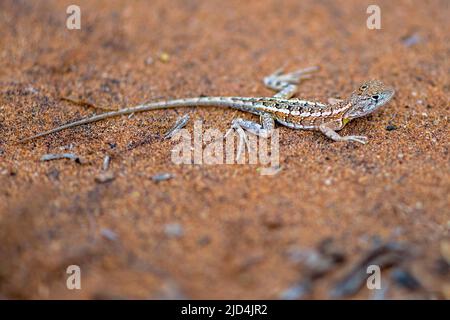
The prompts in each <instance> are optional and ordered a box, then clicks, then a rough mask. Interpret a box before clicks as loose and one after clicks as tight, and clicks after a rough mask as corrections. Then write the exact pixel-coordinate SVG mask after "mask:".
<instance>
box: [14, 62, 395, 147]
mask: <svg viewBox="0 0 450 320" xmlns="http://www.w3.org/2000/svg"><path fill="white" fill-rule="evenodd" d="M317 69H318V67H310V68H305V69H301V70H297V71H294V72H291V73H287V74H282V73H283V70H282V69H278V70H277V71H275V72H274V73H272V74H271V75H269V76H267V77H265V78H264V84H265V85H266V86H267V87H268V88H270V89H273V90H276V91H277V93H276V94H275V95H274V96H273V97H269V98H268V97H256V98H253V97H199V98H186V99H176V100H169V101H160V102H152V103H147V104H142V105H138V106H134V107H130V108H125V109H120V110H117V111H111V112H106V113H102V114H99V115H95V116H92V117H89V118H85V119H81V120H78V121H74V122H71V123H68V124H65V125H62V126H60V127H57V128H54V129H51V130H48V131H45V132H41V133H38V134H36V135H34V136H32V137H28V138H25V139H22V140H20V142H25V141H29V140H32V139H35V138H38V137H42V136H46V135H48V134H51V133H55V132H58V131H61V130H64V129H68V128H72V127H76V126H80V125H83V124H87V123H91V122H96V121H100V120H103V119H107V118H111V117H116V116H120V115H126V114H132V113H136V112H143V111H150V110H158V109H169V108H178V107H193V106H216V107H230V108H234V109H238V110H241V111H245V112H249V113H253V114H256V115H259V116H260V120H261V121H260V122H261V123H256V122H253V121H249V120H244V119H241V118H237V119H234V120H233V121H232V124H231V129H230V130H236V132H237V133H238V134H239V137H240V144H239V151H238V154H240V149H241V147H242V142H243V141H246V136H245V131H244V130H246V131H248V132H250V133H253V134H255V135H258V136H261V137H269V136H270V135H271V132H272V130H273V129H274V127H275V121H276V122H278V123H280V124H282V125H283V126H286V127H288V128H292V129H303V130H316V131H320V132H322V133H323V134H324V135H326V136H327V137H328V138H330V139H332V140H334V141H354V142H359V143H362V144H365V143H366V142H367V137H364V136H341V135H339V134H338V133H337V132H336V131H338V130H341V129H342V128H343V127H344V126H345V125H346V124H347V123H348V122H349V121H351V120H353V119H356V118H360V117H363V116H366V115H368V114H370V113H372V112H374V111H375V110H377V109H379V108H380V107H381V106H382V105H384V104H386V103H387V102H388V101H389V100H390V99H391V98H392V97H393V95H394V89H393V88H391V87H387V86H385V85H384V84H383V83H382V82H381V81H378V80H370V81H367V82H364V83H363V84H362V85H361V86H360V87H359V88H358V89H356V90H355V91H354V92H353V93H352V94H351V95H350V97H349V98H348V99H345V100H337V99H333V100H334V101H333V102H332V103H328V104H324V103H319V102H312V101H306V100H299V99H291V97H292V96H293V95H294V94H295V93H296V91H297V84H298V83H299V82H300V81H301V80H302V79H306V78H309V77H310V75H309V74H310V73H311V72H313V71H316V70H317ZM330 100H331V99H330ZM230 130H229V131H228V132H227V134H226V135H228V133H229V132H230Z"/></svg>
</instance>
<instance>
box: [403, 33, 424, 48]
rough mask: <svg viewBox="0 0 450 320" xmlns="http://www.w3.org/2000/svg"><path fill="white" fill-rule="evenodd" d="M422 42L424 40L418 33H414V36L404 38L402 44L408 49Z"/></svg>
mask: <svg viewBox="0 0 450 320" xmlns="http://www.w3.org/2000/svg"><path fill="white" fill-rule="evenodd" d="M421 41H422V38H421V36H420V35H419V34H417V33H414V34H412V35H409V36H406V37H404V38H402V43H403V45H404V46H406V47H411V46H413V45H415V44H418V43H419V42H421Z"/></svg>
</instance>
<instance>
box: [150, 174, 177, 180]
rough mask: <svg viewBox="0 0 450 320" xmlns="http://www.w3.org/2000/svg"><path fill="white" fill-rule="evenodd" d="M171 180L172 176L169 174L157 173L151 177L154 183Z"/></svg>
mask: <svg viewBox="0 0 450 320" xmlns="http://www.w3.org/2000/svg"><path fill="white" fill-rule="evenodd" d="M172 178H173V174H171V173H167V172H166V173H158V174H155V175H154V176H152V180H153V181H155V182H160V181H165V180H169V179H172Z"/></svg>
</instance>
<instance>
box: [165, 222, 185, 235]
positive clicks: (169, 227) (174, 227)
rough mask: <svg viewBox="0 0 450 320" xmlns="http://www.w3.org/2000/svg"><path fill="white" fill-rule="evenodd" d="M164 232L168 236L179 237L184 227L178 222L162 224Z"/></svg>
mask: <svg viewBox="0 0 450 320" xmlns="http://www.w3.org/2000/svg"><path fill="white" fill-rule="evenodd" d="M164 233H165V234H166V235H167V236H168V237H170V238H180V237H182V236H183V234H184V229H183V226H182V225H181V224H179V223H169V224H166V225H165V226H164Z"/></svg>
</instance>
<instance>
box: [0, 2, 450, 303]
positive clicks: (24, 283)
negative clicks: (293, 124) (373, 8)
mask: <svg viewBox="0 0 450 320" xmlns="http://www.w3.org/2000/svg"><path fill="white" fill-rule="evenodd" d="M77 2H78V5H79V6H80V7H81V10H82V16H81V30H68V29H66V27H65V25H66V18H67V14H66V8H67V6H68V5H69V4H72V3H73V1H66V0H63V1H24V0H23V1H16V0H2V1H0V62H1V68H0V243H1V245H0V297H3V298H26V299H47V298H63V299H73V298H83V299H100V298H106V299H108V298H144V299H147V298H149V299H155V298H168V299H172V298H180V297H184V298H194V299H199V298H203V299H204V298H206V299H210V298H216V299H217V298H218V299H222V298H265V299H278V298H294V299H297V298H309V299H316V298H320V299H328V298H332V297H336V296H333V292H335V291H336V290H338V291H339V288H340V289H342V288H341V287H342V283H341V284H340V281H341V280H342V279H343V277H345V276H346V274H347V273H348V272H353V271H352V269H353V268H355V267H356V268H358V264H360V266H359V269H358V270H359V273H361V272H362V273H363V278H364V277H365V271H366V270H365V269H364V268H365V267H366V264H367V263H366V262H364V261H362V262H361V260H363V259H365V258H367V259H368V260H367V261H368V262H373V263H375V264H379V265H381V267H382V269H383V272H382V280H381V281H382V288H383V289H382V290H381V291H380V290H374V291H373V290H369V289H367V288H366V286H365V280H364V283H363V285H362V288H361V289H356V290H353V291H352V290H350V292H348V293H345V294H342V295H340V296H339V297H343V298H386V299H391V298H427V299H428V298H438V299H445V298H449V297H450V287H449V282H448V279H449V275H450V273H449V263H450V253H449V251H450V249H449V247H450V243H449V233H448V231H449V228H450V214H449V213H450V210H449V207H450V201H449V191H450V174H449V169H450V165H449V154H448V152H449V143H448V142H449V140H448V137H449V127H448V116H449V89H450V83H449V71H450V69H449V67H450V65H449V62H448V57H449V54H450V45H449V43H450V41H449V28H448V26H449V25H448V16H449V14H450V11H449V5H448V1H445V0H442V1H438V0H436V1H377V3H378V5H379V6H380V8H381V18H382V20H381V21H382V26H381V27H382V29H381V30H368V29H367V27H366V19H367V17H368V14H366V8H367V6H368V5H369V4H371V3H372V2H373V1H356V0H355V1H331V0H330V1H326V0H321V1H312V0H311V1H297V0H292V1H247V2H243V1H193V0H189V1H184V0H180V1H153V0H152V1H148V2H145V1H111V0H104V1H77ZM280 2H281V3H280ZM283 65H285V66H286V67H287V69H295V68H300V67H306V66H311V65H319V66H320V67H321V70H320V71H319V72H318V73H317V74H315V75H314V77H313V78H312V79H311V80H308V81H305V82H303V83H302V85H301V86H300V92H299V95H298V96H299V97H302V98H304V99H311V100H318V101H326V100H327V99H328V98H329V97H334V98H345V97H346V95H348V94H349V93H350V92H351V91H352V90H353V89H354V88H355V87H356V86H357V85H358V84H359V83H360V82H361V81H363V80H366V79H370V78H378V79H381V80H382V81H384V82H385V83H387V84H389V85H392V86H393V87H394V88H395V89H396V96H395V98H394V99H393V100H392V101H391V102H390V103H389V105H387V106H386V107H385V108H383V109H382V110H381V111H380V112H378V113H376V114H374V115H372V116H370V117H367V118H364V119H359V120H356V121H354V122H352V123H350V124H349V125H348V126H347V127H346V128H345V129H344V130H343V132H342V133H343V134H345V135H348V134H356V135H367V136H368V137H369V139H370V142H369V143H368V144H367V145H355V144H344V143H333V142H331V141H330V140H328V139H326V138H325V137H323V136H322V135H320V134H318V133H314V132H304V131H293V130H290V129H287V128H280V131H279V133H280V165H281V170H280V171H279V172H278V173H277V174H275V175H272V176H263V175H260V174H259V173H260V171H259V168H260V167H261V165H248V164H247V165H238V164H236V165H198V164H197V165H191V164H185V165H178V164H174V163H173V162H172V160H171V152H170V150H171V149H172V148H173V147H174V146H175V144H176V143H175V142H174V141H171V140H164V139H163V134H164V133H165V132H166V131H167V130H168V129H169V128H170V127H171V126H172V125H173V124H174V122H175V120H176V119H177V118H178V117H179V116H181V115H184V114H189V115H190V117H191V120H190V122H189V123H188V125H187V127H186V128H187V129H188V130H189V131H190V132H192V130H193V123H194V120H202V121H203V127H204V129H208V128H217V129H219V130H220V131H221V132H225V131H226V129H227V128H228V127H229V125H230V122H231V121H232V119H233V118H235V117H243V118H246V119H255V120H256V118H255V117H254V116H252V115H246V114H243V113H241V112H238V111H234V110H224V109H219V108H202V109H200V108H199V109H196V108H188V109H179V110H169V111H167V110H166V111H164V110H161V111H155V112H151V113H144V114H136V115H135V116H134V117H132V118H128V117H126V116H125V117H120V118H115V119H109V120H107V121H103V122H100V123H96V124H90V125H85V126H82V127H78V128H76V129H72V130H67V131H64V132H61V133H58V134H54V135H51V136H48V137H45V138H42V139H39V140H36V141H33V142H30V143H27V144H20V145H18V144H15V143H14V141H16V140H17V139H19V138H22V137H25V136H29V135H31V134H33V133H36V132H39V131H42V130H45V129H50V128H52V127H55V126H57V125H60V124H63V123H66V122H68V121H70V120H73V119H80V118H82V117H83V116H87V115H91V114H93V113H95V112H97V113H98V112H101V111H99V110H95V109H92V107H87V106H85V105H77V104H74V103H71V102H69V101H65V100H62V99H61V98H64V97H72V98H74V99H79V100H85V101H88V102H90V103H92V104H93V105H95V106H96V107H98V108H102V109H117V108H122V107H125V106H131V105H134V104H138V103H141V102H144V101H149V100H158V99H163V98H177V97H186V96H187V97H193V96H199V95H215V96H216V95H227V96H230V95H232V96H270V95H271V94H272V92H270V90H267V89H266V88H264V86H263V85H262V83H261V79H262V77H264V76H265V75H268V74H270V73H271V72H272V71H274V70H275V69H277V68H279V67H280V66H283ZM388 129H395V130H388ZM62 152H71V153H74V154H76V155H78V156H79V157H80V158H81V163H78V162H76V161H70V160H55V161H48V162H42V161H40V158H41V156H42V155H44V154H47V153H62ZM105 156H110V157H111V164H110V168H109V172H110V174H112V175H114V177H115V179H114V180H113V181H110V182H105V183H101V182H99V181H98V177H99V175H101V174H102V163H103V159H104V158H105ZM159 173H170V174H172V175H173V178H172V179H170V180H167V181H160V182H155V181H153V180H152V179H151V177H152V176H154V175H155V174H159ZM327 239H332V240H327ZM383 243H389V246H390V247H389V248H391V249H389V248H387V249H386V248H385V249H384V251H383V250H382V251H383V252H382V253H381V254H380V256H379V257H378V256H377V255H376V254H375V256H376V257H375V259H371V258H370V257H367V255H368V254H369V255H370V252H371V250H373V248H374V246H379V245H380V244H383ZM392 248H397V249H398V248H401V250H400V249H399V250H397V249H392ZM391 251H392V252H391ZM330 252H331V253H330ZM373 255H374V254H372V256H373ZM372 258H373V257H372ZM69 265H78V266H79V267H80V268H81V285H82V288H81V290H68V289H67V288H66V279H67V277H68V275H67V274H66V268H67V266H69ZM389 266H390V268H387V267H389ZM358 270H356V271H354V272H353V274H354V273H355V272H356V273H358V272H357V271H358ZM306 284H307V285H306ZM339 286H341V287H339Z"/></svg>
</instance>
